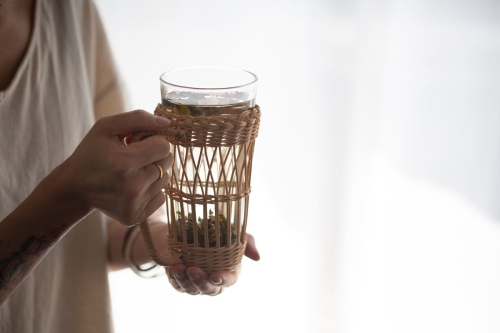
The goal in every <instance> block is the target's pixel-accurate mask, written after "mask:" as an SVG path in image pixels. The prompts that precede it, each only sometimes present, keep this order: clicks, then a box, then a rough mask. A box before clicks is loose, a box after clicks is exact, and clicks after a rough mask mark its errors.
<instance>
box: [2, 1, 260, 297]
mask: <svg viewBox="0 0 500 333" xmlns="http://www.w3.org/2000/svg"><path fill="white" fill-rule="evenodd" d="M34 5H35V2H34V0H16V1H12V2H11V1H7V0H0V45H9V47H2V48H0V90H5V89H7V88H8V86H9V84H10V82H11V81H12V79H13V77H14V75H15V73H16V71H17V69H18V67H19V65H20V63H21V61H22V59H23V56H24V54H25V52H26V49H27V47H28V45H29V41H30V36H31V31H32V26H33V14H34ZM165 120H166V119H164V118H161V117H156V116H153V115H151V114H149V113H148V112H146V111H142V110H136V111H132V112H127V113H124V114H120V115H115V116H110V117H104V118H101V119H99V120H98V121H97V122H96V124H95V125H94V126H93V127H92V129H91V130H90V131H89V132H88V134H87V135H86V136H85V138H84V139H83V140H82V142H81V143H80V144H79V145H78V147H77V148H76V150H75V151H74V153H73V154H72V155H71V156H70V157H69V158H68V159H67V160H65V161H64V162H63V163H62V164H61V165H59V166H58V167H56V168H55V169H54V170H53V171H52V172H51V173H50V174H49V175H47V177H46V178H45V179H43V180H42V181H41V182H40V184H39V185H38V186H37V187H36V188H35V189H34V190H33V192H32V193H31V194H30V195H29V196H28V197H27V198H26V199H25V200H24V201H23V202H22V203H21V204H20V205H19V206H18V207H17V208H16V209H15V210H14V211H12V212H11V213H10V214H9V215H8V216H7V217H6V218H5V219H3V220H2V221H0V304H2V303H3V302H4V301H5V300H6V299H7V298H8V297H9V296H10V295H11V294H12V292H13V291H14V290H15V289H16V288H17V287H18V286H19V285H20V284H21V283H22V282H23V281H24V279H25V278H26V277H27V276H28V275H29V274H30V273H31V272H32V271H33V269H34V268H35V267H36V265H37V264H38V263H39V262H40V261H41V260H43V258H44V257H45V255H46V254H47V253H48V252H49V251H50V249H51V248H52V247H53V246H54V245H55V244H56V243H57V242H58V241H59V240H60V239H61V238H62V237H64V235H65V234H66V233H67V232H68V231H69V230H70V229H71V228H72V227H73V226H74V225H76V224H77V223H79V222H80V221H81V220H82V219H83V218H84V217H85V216H87V215H88V214H89V213H91V212H92V211H93V210H95V209H97V210H100V211H102V212H104V213H105V214H106V215H107V216H109V217H110V218H111V219H110V221H109V222H108V236H109V239H108V260H109V267H110V269H111V270H117V269H122V268H126V267H128V265H127V263H126V262H125V260H124V259H123V257H122V255H121V249H122V245H123V237H124V235H125V233H126V231H127V229H128V228H127V227H130V226H132V225H135V224H137V223H139V222H142V221H143V220H144V219H145V218H147V217H148V216H149V215H151V214H152V213H153V212H154V211H156V210H157V209H158V208H159V207H160V206H161V205H163V204H164V202H165V196H164V194H163V192H162V191H161V189H162V188H163V187H165V185H166V184H167V182H168V180H169V178H168V174H165V175H164V177H163V178H161V179H159V178H158V176H159V174H158V168H157V167H156V166H155V165H154V164H153V163H155V162H157V163H159V164H160V165H161V166H162V168H163V169H164V170H168V169H169V168H170V166H171V165H172V154H171V153H170V145H169V144H168V142H167V141H166V140H165V139H164V138H163V137H161V136H150V137H148V138H146V139H144V140H142V141H140V142H135V143H134V144H131V145H129V146H125V145H124V144H123V142H122V140H123V138H124V137H125V136H126V135H128V134H129V133H138V132H157V131H162V130H164V129H166V128H167V127H168V125H169V123H168V121H165ZM117 221H119V222H117ZM164 228H165V227H164V226H161V225H159V226H155V227H154V228H153V232H154V233H156V234H158V235H159V234H164V233H165V230H164ZM132 251H133V254H132V256H133V258H134V259H135V260H136V261H137V263H138V264H143V263H146V262H148V261H149V260H150V258H149V254H148V253H147V250H146V247H145V245H144V242H143V241H142V238H141V237H138V238H137V239H136V241H135V242H134V244H133V248H132ZM245 254H246V255H247V257H249V258H251V259H253V260H259V258H260V256H259V254H258V251H257V248H256V246H255V240H254V239H253V237H252V236H251V235H248V245H247V249H246V253H245ZM240 271H241V266H239V267H238V268H237V269H236V270H235V271H233V272H215V273H212V274H210V275H207V274H205V273H204V272H203V271H202V270H201V269H199V268H198V267H185V266H184V265H175V266H173V267H169V268H168V269H167V276H168V278H169V281H170V283H171V284H172V286H173V287H174V288H175V289H176V290H178V291H180V292H186V293H188V294H193V295H194V294H204V295H217V294H219V293H220V292H222V291H223V290H224V289H225V288H226V287H229V286H231V285H232V284H234V283H235V282H236V280H237V278H238V275H239V273H240Z"/></svg>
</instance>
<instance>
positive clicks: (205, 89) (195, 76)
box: [160, 67, 257, 117]
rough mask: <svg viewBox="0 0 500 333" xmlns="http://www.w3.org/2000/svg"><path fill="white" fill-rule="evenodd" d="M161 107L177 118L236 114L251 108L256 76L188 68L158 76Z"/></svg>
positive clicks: (247, 73)
mask: <svg viewBox="0 0 500 333" xmlns="http://www.w3.org/2000/svg"><path fill="white" fill-rule="evenodd" d="M160 88H161V98H162V104H163V106H164V107H165V108H167V109H168V110H169V111H171V112H173V113H175V114H177V115H180V116H181V115H190V116H193V117H198V116H208V117H210V116H219V115H232V114H240V113H241V112H243V111H245V110H247V109H249V108H251V107H254V106H255V98H256V95H257V76H256V75H255V74H253V73H250V72H248V71H245V70H241V69H233V68H224V67H190V68H181V69H176V70H172V71H168V72H166V73H164V74H162V75H161V76H160Z"/></svg>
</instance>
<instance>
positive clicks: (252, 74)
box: [160, 66, 258, 90]
mask: <svg viewBox="0 0 500 333" xmlns="http://www.w3.org/2000/svg"><path fill="white" fill-rule="evenodd" d="M187 69H225V70H227V69H229V70H232V71H238V72H245V73H248V74H250V75H251V76H252V77H253V81H251V82H249V83H245V84H240V85H236V86H231V87H223V88H202V87H190V86H183V85H180V84H175V83H170V82H168V81H166V80H164V79H163V77H164V76H165V75H166V74H169V73H173V72H178V71H183V70H187ZM160 81H161V82H162V83H165V84H168V85H171V86H173V87H177V88H184V89H193V90H229V89H236V88H241V87H246V86H249V85H251V84H254V83H255V82H257V81H258V77H257V75H255V74H254V73H252V72H250V71H247V70H244V69H239V68H231V67H217V66H193V67H182V68H177V69H173V70H169V71H166V72H164V73H162V74H161V75H160Z"/></svg>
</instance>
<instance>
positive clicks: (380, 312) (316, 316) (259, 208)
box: [97, 0, 500, 333]
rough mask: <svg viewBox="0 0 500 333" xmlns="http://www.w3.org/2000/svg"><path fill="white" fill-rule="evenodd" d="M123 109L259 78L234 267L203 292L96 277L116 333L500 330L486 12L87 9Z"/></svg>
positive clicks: (499, 213) (420, 4) (379, 5)
mask: <svg viewBox="0 0 500 333" xmlns="http://www.w3.org/2000/svg"><path fill="white" fill-rule="evenodd" d="M97 4H98V8H99V9H100V11H101V15H102V17H103V20H104V23H105V26H106V28H107V30H108V36H109V38H110V41H111V45H112V48H113V50H114V53H115V57H116V60H117V63H118V65H119V68H120V71H121V73H122V76H123V79H124V81H125V83H126V85H127V87H128V91H129V98H130V104H131V107H132V108H143V109H147V110H149V111H152V110H153V108H154V106H155V105H156V103H157V102H159V99H160V96H159V94H160V91H159V81H158V77H159V75H160V74H161V73H162V72H164V71H166V70H169V69H175V68H179V67H186V66H196V65H214V66H226V67H236V68H243V69H247V70H250V71H252V72H254V73H256V74H257V76H258V77H259V91H258V95H257V103H258V104H259V105H260V106H261V108H262V112H263V118H262V126H261V130H260V133H259V137H258V140H257V145H256V152H255V161H254V163H255V164H254V170H253V177H252V194H251V204H250V216H249V227H248V231H249V232H250V233H252V234H254V235H255V237H256V239H257V245H258V247H259V250H260V252H261V256H262V260H261V261H260V262H257V263H255V262H252V261H250V260H248V259H245V260H244V269H243V273H242V275H241V277H240V280H239V281H238V283H237V284H236V285H235V286H233V287H231V288H229V289H228V290H226V291H225V292H224V294H222V295H220V296H218V297H192V296H189V295H183V294H178V293H177V292H175V291H174V290H173V289H172V288H171V287H170V286H169V285H168V282H167V280H166V278H164V277H162V278H157V279H153V280H145V279H141V278H139V277H136V276H134V275H133V273H131V272H118V273H113V274H111V276H110V278H111V284H112V285H111V288H112V300H113V309H114V318H115V326H116V331H117V333H126V332H202V331H203V332H236V331H237V332H273V331H279V332H285V331H286V332H342V333H344V332H349V333H350V332H498V331H500V319H499V318H500V316H499V313H500V221H499V220H500V205H499V199H500V2H498V1H487V0H477V1H464V0H460V1H440V0H437V1H432V0H411V1H410V0H400V1H389V0H377V1H347V0H336V1H333V0H330V1H327V0H309V1H306V0H294V1H284V0H279V1H277V0H266V1H264V0H253V1H249V0H241V1H222V0H215V1H201V0H195V1H177V2H174V1H166V0H161V1H160V0H146V1H142V2H138V1H123V0H122V1H118V0H97Z"/></svg>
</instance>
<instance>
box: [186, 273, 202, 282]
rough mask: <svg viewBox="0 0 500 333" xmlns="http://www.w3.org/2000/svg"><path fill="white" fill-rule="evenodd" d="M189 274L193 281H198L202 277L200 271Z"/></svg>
mask: <svg viewBox="0 0 500 333" xmlns="http://www.w3.org/2000/svg"><path fill="white" fill-rule="evenodd" d="M188 276H189V278H190V279H191V280H193V281H197V280H199V279H200V275H199V274H198V273H188Z"/></svg>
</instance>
